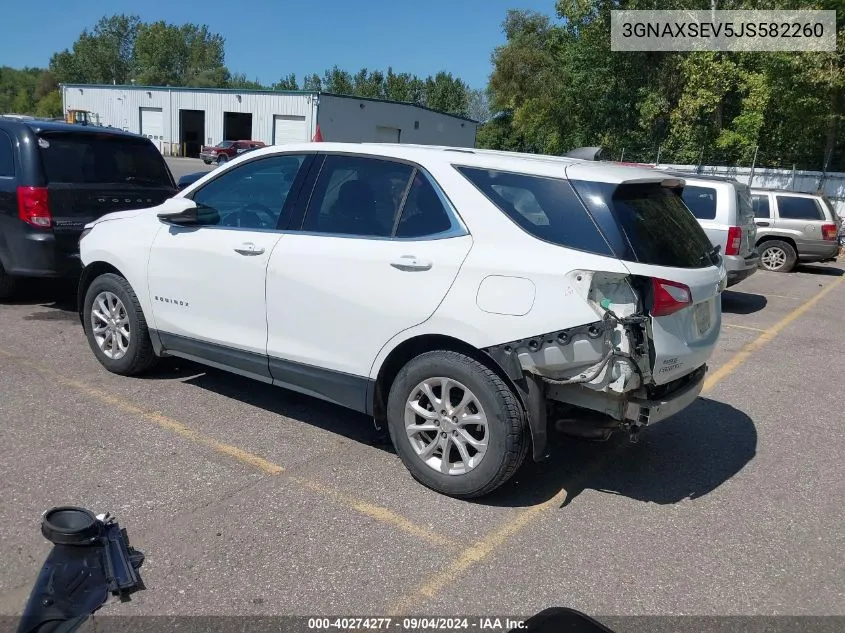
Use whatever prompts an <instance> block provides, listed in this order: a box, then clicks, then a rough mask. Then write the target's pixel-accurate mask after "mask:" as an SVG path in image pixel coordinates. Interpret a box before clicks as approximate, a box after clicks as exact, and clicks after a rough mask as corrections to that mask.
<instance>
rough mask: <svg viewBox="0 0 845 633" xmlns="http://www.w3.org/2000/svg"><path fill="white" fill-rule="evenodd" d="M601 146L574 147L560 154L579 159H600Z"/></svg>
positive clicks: (564, 156)
mask: <svg viewBox="0 0 845 633" xmlns="http://www.w3.org/2000/svg"><path fill="white" fill-rule="evenodd" d="M603 149H604V148H602V147H576V148H575V149H573V150H570V151H568V152H566V154H562V156H563V158H577V159H580V160H601V159H602V155H601V153H602V151H603Z"/></svg>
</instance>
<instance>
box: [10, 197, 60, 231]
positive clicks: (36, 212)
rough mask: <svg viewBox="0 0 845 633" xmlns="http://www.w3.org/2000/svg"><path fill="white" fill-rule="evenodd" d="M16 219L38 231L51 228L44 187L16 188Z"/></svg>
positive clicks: (50, 214) (51, 217)
mask: <svg viewBox="0 0 845 633" xmlns="http://www.w3.org/2000/svg"><path fill="white" fill-rule="evenodd" d="M18 217H19V218H20V219H21V220H23V221H24V222H26V223H27V224H30V225H32V226H37V227H38V228H40V229H49V228H50V227H51V226H53V214H52V213H50V204H49V201H48V199H47V188H46V187H18Z"/></svg>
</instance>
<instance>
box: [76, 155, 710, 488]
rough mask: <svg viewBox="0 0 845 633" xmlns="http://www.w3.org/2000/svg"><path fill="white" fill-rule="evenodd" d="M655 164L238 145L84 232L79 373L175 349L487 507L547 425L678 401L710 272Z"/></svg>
mask: <svg viewBox="0 0 845 633" xmlns="http://www.w3.org/2000/svg"><path fill="white" fill-rule="evenodd" d="M682 187H683V181H682V180H678V179H667V176H666V175H665V174H661V173H659V172H655V171H653V170H639V169H635V168H630V167H622V166H613V165H608V164H603V163H595V162H582V161H578V160H569V159H559V158H545V157H540V156H531V155H522V154H509V153H503V152H489V151H482V150H469V149H459V148H442V147H422V146H408V145H389V144H340V143H307V144H301V145H285V146H277V147H268V148H266V149H259V150H256V151H254V152H250V153H249V154H247V155H244V156H242V157H240V158H238V159H236V160H233V161H231V162H230V163H229V164H227V165H226V166H225V167H223V168H220V169H217V170H215V171H213V172H210V173H209V174H208V175H207V176H205V177H203V178H202V179H200V180H198V181H197V182H196V183H194V184H193V185H191V186H190V187H188V188H187V189H185V190H184V191H182V192H181V193H180V194H179V195H177V196H176V197H175V198H172V199H170V200H168V201H167V202H165V203H164V204H162V205H160V206H158V207H154V208H150V209H144V210H138V211H124V212H119V213H112V214H111V215H107V216H105V217H103V218H101V219H100V220H98V221H96V222H94V223H92V224H90V225H88V226H87V227H86V231H85V233H84V234H83V237H82V239H81V244H80V246H81V257H82V262H83V264H84V271H83V274H82V278H81V282H80V287H79V310H80V318H81V319H82V322H83V325H84V328H85V333H86V335H87V337H88V340H89V342H90V345H91V348H92V350H93V351H94V354H95V355H96V357H97V359H98V360H99V361H100V362H101V363H102V364H103V365H104V366H105V367H106V368H107V369H108V370H109V371H112V372H115V373H118V374H124V375H131V374H138V373H141V372H143V371H145V370H147V369H149V368H150V367H151V366H152V365H153V363H154V361H155V360H156V358H157V357H160V356H180V357H183V358H188V359H192V360H195V361H198V362H200V363H205V364H207V365H211V366H214V367H218V368H222V369H226V370H229V371H232V372H235V373H238V374H242V375H244V376H249V377H252V378H255V379H257V380H260V381H262V382H265V383H270V384H274V385H279V386H281V387H285V388H288V389H292V390H296V391H299V392H302V393H306V394H310V395H313V396H316V397H318V398H322V399H324V400H328V401H330V402H334V403H337V404H339V405H342V406H344V407H348V408H350V409H355V410H357V411H362V412H366V413H367V414H371V415H373V416H374V418H375V420H376V422H377V423H379V424H385V423H386V425H387V427H388V429H389V432H390V436H391V438H392V441H393V443H394V445H395V448H396V450H397V452H398V454H399V456H400V458H401V459H402V461H403V462H404V464H405V465H406V466H407V468H408V470H409V471H410V472H411V473H412V475H413V476H414V477H415V478H416V479H417V480H419V481H420V482H421V483H423V484H424V485H426V486H429V487H430V488H433V489H435V490H437V491H440V492H442V493H445V494H448V495H453V496H458V497H477V496H481V495H484V494H487V493H489V492H491V491H492V490H494V489H495V488H497V487H498V486H500V485H501V484H503V483H504V482H505V481H507V480H508V479H509V478H510V477H511V475H513V473H514V472H515V471H516V470H517V468H518V467H519V465H520V463H521V462H522V461H523V460H524V459H525V456H526V455H527V453H528V451H529V450H531V451H532V453H533V457H534V459H537V460H539V459H542V458H544V457H545V456H546V452H547V451H546V435H547V430H546V429H547V424H549V423H551V422H553V421H557V420H559V419H564V420H575V421H581V422H582V425H581V426H582V428H581V432H582V434H583V432H584V427H585V426H586V427H587V434H588V435H589V434H590V433H589V429H590V428H593V429H594V432H593V433H592V434H593V435H596V436H601V435H602V434H606V433H608V432H610V431H612V430H614V429H626V430H627V431H628V432H630V433H632V434H634V435H635V434H636V432H637V431H638V430H639V429H640V428H641V427H643V426H645V425H648V424H651V423H654V422H656V421H659V420H662V419H664V418H666V417H668V416H670V415H672V414H674V413H677V412H678V411H681V410H682V409H684V408H685V407H686V406H688V405H689V404H691V403H692V402H693V401H694V400H695V398H696V397H697V396H698V394H699V392H700V391H701V388H702V384H703V381H704V373H705V371H706V362H707V360H708V358H709V357H710V355H711V353H712V351H713V348H714V346H715V344H716V340H717V338H718V336H719V331H720V327H721V292H722V290H723V289H724V287H725V283H726V273H725V269H724V266H723V265H722V263H721V260H720V257H719V255H718V253H717V252H714V251H713V248H712V246H711V244H710V242H709V240H708V239H707V236H706V235H705V233H704V231H703V230H702V228H701V227H700V226H699V224H698V222H696V220H695V218H694V217H693V215H692V214H691V213H690V211H689V210H688V209H687V207H685V206H684V203H683V201H682V199H681V198H680V197H679V195H678V192H679V191H680V190H681V189H682Z"/></svg>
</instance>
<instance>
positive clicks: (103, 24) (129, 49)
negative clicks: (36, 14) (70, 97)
mask: <svg viewBox="0 0 845 633" xmlns="http://www.w3.org/2000/svg"><path fill="white" fill-rule="evenodd" d="M140 25H141V20H140V18H139V17H138V16H136V15H124V14H118V15H112V16H105V17H102V18H100V20H99V21H97V23H96V24H95V25H94V28H93V29H92V30H91V31H88V30H87V29H86V30H84V31H82V33H81V34H80V36H79V38H78V39H77V40H76V42H74V44H73V47H72V50H67V49H65V50H64V51H61V52H59V53H56V54H54V55H53V57H52V58H51V59H50V70H51V71H52V72H53V74H54V75H55V76H56V77H57V78H58V80H59V81H61V82H65V83H74V82H75V83H118V84H125V83H129V80H130V78H131V76H132V70H133V69H132V67H133V61H134V47H135V40H136V38H137V35H138V30H139V28H140Z"/></svg>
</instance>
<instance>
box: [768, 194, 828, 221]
mask: <svg viewBox="0 0 845 633" xmlns="http://www.w3.org/2000/svg"><path fill="white" fill-rule="evenodd" d="M776 197H777V201H778V215H779V216H780V218H781V219H782V220H824V213H823V212H822V210H821V208H820V207H819V203H818V202H817V201H816V200H815V199H814V198H801V197H797V196H776Z"/></svg>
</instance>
